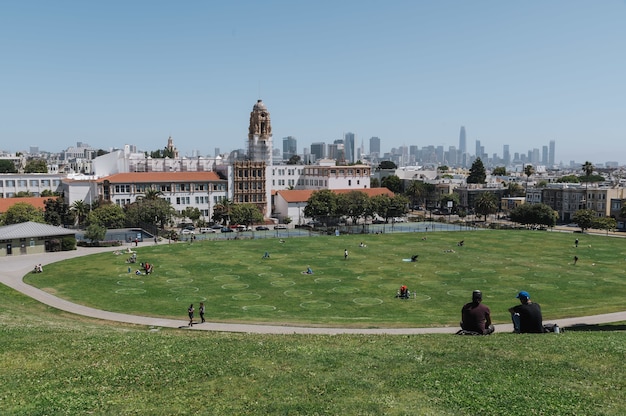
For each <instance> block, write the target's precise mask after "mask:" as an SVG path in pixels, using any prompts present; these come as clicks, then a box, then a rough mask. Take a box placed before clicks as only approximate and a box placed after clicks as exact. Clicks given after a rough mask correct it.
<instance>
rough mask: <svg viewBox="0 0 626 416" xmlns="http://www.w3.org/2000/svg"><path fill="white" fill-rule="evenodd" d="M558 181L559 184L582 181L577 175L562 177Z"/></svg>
mask: <svg viewBox="0 0 626 416" xmlns="http://www.w3.org/2000/svg"><path fill="white" fill-rule="evenodd" d="M556 181H557V182H558V183H580V179H579V178H578V176H576V175H565V176H561V177H560V178H558V179H557V180H556Z"/></svg>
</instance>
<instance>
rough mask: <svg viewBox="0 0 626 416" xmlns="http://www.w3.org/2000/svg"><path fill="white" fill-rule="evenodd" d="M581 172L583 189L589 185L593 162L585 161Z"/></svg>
mask: <svg viewBox="0 0 626 416" xmlns="http://www.w3.org/2000/svg"><path fill="white" fill-rule="evenodd" d="M582 169H583V172H584V173H585V180H584V182H585V190H586V189H587V187H588V186H589V182H590V181H589V178H591V174H592V173H593V164H592V163H591V162H589V161H586V162H585V163H584V164H583V166H582Z"/></svg>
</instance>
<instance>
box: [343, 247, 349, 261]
mask: <svg viewBox="0 0 626 416" xmlns="http://www.w3.org/2000/svg"><path fill="white" fill-rule="evenodd" d="M343 259H344V260H348V249H345V250H344V251H343Z"/></svg>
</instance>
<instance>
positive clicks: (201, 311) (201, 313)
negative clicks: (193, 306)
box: [200, 302, 204, 323]
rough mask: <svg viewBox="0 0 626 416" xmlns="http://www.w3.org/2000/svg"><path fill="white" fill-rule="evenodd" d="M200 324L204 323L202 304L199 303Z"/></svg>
mask: <svg viewBox="0 0 626 416" xmlns="http://www.w3.org/2000/svg"><path fill="white" fill-rule="evenodd" d="M200 323H204V302H200Z"/></svg>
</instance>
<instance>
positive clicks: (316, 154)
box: [311, 142, 326, 160]
mask: <svg viewBox="0 0 626 416" xmlns="http://www.w3.org/2000/svg"><path fill="white" fill-rule="evenodd" d="M311 155H313V159H314V160H318V159H324V158H325V157H326V143H324V142H317V143H311Z"/></svg>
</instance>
